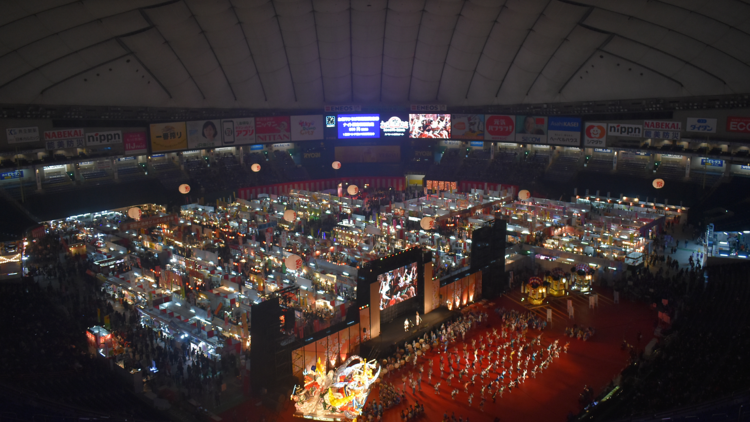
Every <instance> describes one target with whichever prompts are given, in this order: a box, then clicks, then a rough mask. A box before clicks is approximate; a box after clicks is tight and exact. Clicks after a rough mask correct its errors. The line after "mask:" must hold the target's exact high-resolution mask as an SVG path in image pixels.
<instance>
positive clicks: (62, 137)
mask: <svg viewBox="0 0 750 422" xmlns="http://www.w3.org/2000/svg"><path fill="white" fill-rule="evenodd" d="M44 143H45V144H46V145H47V149H48V150H53V149H64V148H83V147H84V134H83V129H60V130H50V131H47V132H44Z"/></svg>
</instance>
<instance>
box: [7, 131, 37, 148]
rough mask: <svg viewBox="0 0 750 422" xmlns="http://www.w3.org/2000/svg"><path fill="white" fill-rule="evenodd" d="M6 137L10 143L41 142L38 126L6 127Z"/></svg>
mask: <svg viewBox="0 0 750 422" xmlns="http://www.w3.org/2000/svg"><path fill="white" fill-rule="evenodd" d="M5 137H6V139H7V140H8V143H9V144H22V143H25V142H39V128H38V127H14V128H8V129H5Z"/></svg>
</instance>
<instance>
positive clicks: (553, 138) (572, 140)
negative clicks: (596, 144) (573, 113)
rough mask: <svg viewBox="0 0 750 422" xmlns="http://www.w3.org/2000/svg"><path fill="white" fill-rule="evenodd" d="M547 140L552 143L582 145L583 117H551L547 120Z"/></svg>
mask: <svg viewBox="0 0 750 422" xmlns="http://www.w3.org/2000/svg"><path fill="white" fill-rule="evenodd" d="M547 140H548V143H549V144H550V145H566V146H576V147H577V146H580V145H581V119H580V118H579V117H550V118H549V119H548V122H547Z"/></svg>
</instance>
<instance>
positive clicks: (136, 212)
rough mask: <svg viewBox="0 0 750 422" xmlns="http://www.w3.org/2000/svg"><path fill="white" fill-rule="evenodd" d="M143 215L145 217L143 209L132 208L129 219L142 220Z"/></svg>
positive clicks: (129, 211)
mask: <svg viewBox="0 0 750 422" xmlns="http://www.w3.org/2000/svg"><path fill="white" fill-rule="evenodd" d="M141 215H143V211H141V209H140V208H138V207H133V208H131V209H129V210H128V217H130V218H132V219H135V220H140V219H141Z"/></svg>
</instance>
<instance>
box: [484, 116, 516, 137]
mask: <svg viewBox="0 0 750 422" xmlns="http://www.w3.org/2000/svg"><path fill="white" fill-rule="evenodd" d="M515 135H516V117H515V116H507V115H500V114H488V115H486V116H485V124H484V140H485V141H515V139H516V138H515Z"/></svg>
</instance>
